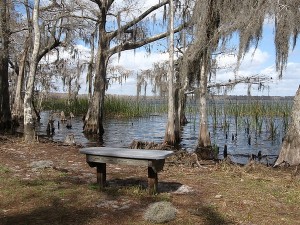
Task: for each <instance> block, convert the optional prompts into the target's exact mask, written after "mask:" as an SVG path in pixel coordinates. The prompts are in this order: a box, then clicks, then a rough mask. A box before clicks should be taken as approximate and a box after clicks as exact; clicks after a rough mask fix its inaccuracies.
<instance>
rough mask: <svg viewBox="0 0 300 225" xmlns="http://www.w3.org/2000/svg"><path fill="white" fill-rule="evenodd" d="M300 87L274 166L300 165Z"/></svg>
mask: <svg viewBox="0 0 300 225" xmlns="http://www.w3.org/2000/svg"><path fill="white" fill-rule="evenodd" d="M299 121H300V87H299V88H298V91H297V93H296V95H295V98H294V104H293V108H292V114H291V123H290V124H289V128H288V131H287V134H286V136H285V138H284V140H283V143H282V146H281V149H280V153H279V157H278V159H277V160H276V162H275V165H274V166H279V165H282V164H284V165H290V166H297V165H300V123H299Z"/></svg>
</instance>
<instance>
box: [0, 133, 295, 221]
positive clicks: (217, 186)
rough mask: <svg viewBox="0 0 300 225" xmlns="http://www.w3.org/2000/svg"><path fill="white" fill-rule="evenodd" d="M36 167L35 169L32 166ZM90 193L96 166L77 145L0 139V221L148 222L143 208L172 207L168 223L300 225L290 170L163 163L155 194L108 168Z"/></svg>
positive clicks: (133, 171) (142, 173) (140, 174)
mask: <svg viewBox="0 0 300 225" xmlns="http://www.w3.org/2000/svg"><path fill="white" fill-rule="evenodd" d="M39 163H40V164H39ZM107 173H108V174H107V179H108V187H107V188H106V189H105V191H103V192H99V191H98V190H97V186H96V185H95V182H96V175H95V169H94V168H90V167H89V166H88V165H87V163H86V162H85V156H84V155H82V154H80V153H79V147H78V146H63V145H61V144H59V143H51V142H43V141H40V143H35V144H26V143H24V142H23V141H22V139H21V138H17V137H11V136H9V137H8V136H0V189H1V192H0V224H110V225H111V224H150V223H149V222H146V221H145V220H144V216H143V215H144V212H145V210H146V209H147V207H148V206H149V204H151V203H153V202H158V201H168V202H171V203H172V204H173V205H174V206H175V207H176V209H177V214H176V219H175V220H173V221H171V222H169V223H168V224H207V225H211V224H300V222H299V221H300V213H299V211H300V181H299V177H298V176H292V170H291V169H274V168H269V167H265V166H261V165H257V164H252V165H249V166H244V167H240V166H236V165H228V164H226V163H219V164H209V165H206V166H205V167H201V168H197V167H196V168H192V167H190V166H189V165H185V164H180V163H179V164H175V163H174V159H170V160H169V162H168V163H166V165H165V169H164V171H162V172H161V173H159V190H160V192H159V193H158V194H157V195H155V196H150V195H148V193H147V190H146V186H147V180H146V177H147V168H138V167H132V166H118V165H108V166H107Z"/></svg>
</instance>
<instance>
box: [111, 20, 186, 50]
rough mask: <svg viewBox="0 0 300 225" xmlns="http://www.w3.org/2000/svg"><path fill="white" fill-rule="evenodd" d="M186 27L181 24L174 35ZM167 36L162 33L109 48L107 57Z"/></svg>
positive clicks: (165, 33) (167, 33)
mask: <svg viewBox="0 0 300 225" xmlns="http://www.w3.org/2000/svg"><path fill="white" fill-rule="evenodd" d="M186 26H187V23H184V24H182V25H181V26H179V27H177V28H176V29H175V30H174V33H177V32H179V31H181V30H182V29H184V28H185V27H186ZM168 35H169V32H164V33H160V34H157V35H154V36H152V37H148V38H146V39H144V40H142V41H137V42H129V41H126V42H124V43H122V44H120V45H117V46H115V47H113V48H111V49H110V50H109V55H110V56H112V55H113V54H115V53H117V52H121V51H126V50H131V49H136V48H139V47H142V46H144V45H146V44H149V43H152V42H154V41H157V40H160V39H162V38H165V37H167V36H168Z"/></svg>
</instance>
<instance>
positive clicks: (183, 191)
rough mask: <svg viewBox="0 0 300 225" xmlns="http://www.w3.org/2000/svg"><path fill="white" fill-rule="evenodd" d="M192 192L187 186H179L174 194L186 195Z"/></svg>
mask: <svg viewBox="0 0 300 225" xmlns="http://www.w3.org/2000/svg"><path fill="white" fill-rule="evenodd" d="M191 192H193V189H192V188H191V187H189V186H187V185H181V186H180V187H179V188H178V189H177V190H176V191H174V193H175V194H186V193H191Z"/></svg>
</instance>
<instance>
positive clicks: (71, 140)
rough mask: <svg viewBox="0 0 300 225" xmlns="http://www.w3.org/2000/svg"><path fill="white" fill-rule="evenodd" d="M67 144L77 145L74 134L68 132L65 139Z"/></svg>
mask: <svg viewBox="0 0 300 225" xmlns="http://www.w3.org/2000/svg"><path fill="white" fill-rule="evenodd" d="M64 144H65V145H75V144H76V143H75V137H74V134H68V135H67V136H66V138H65V141H64Z"/></svg>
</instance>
